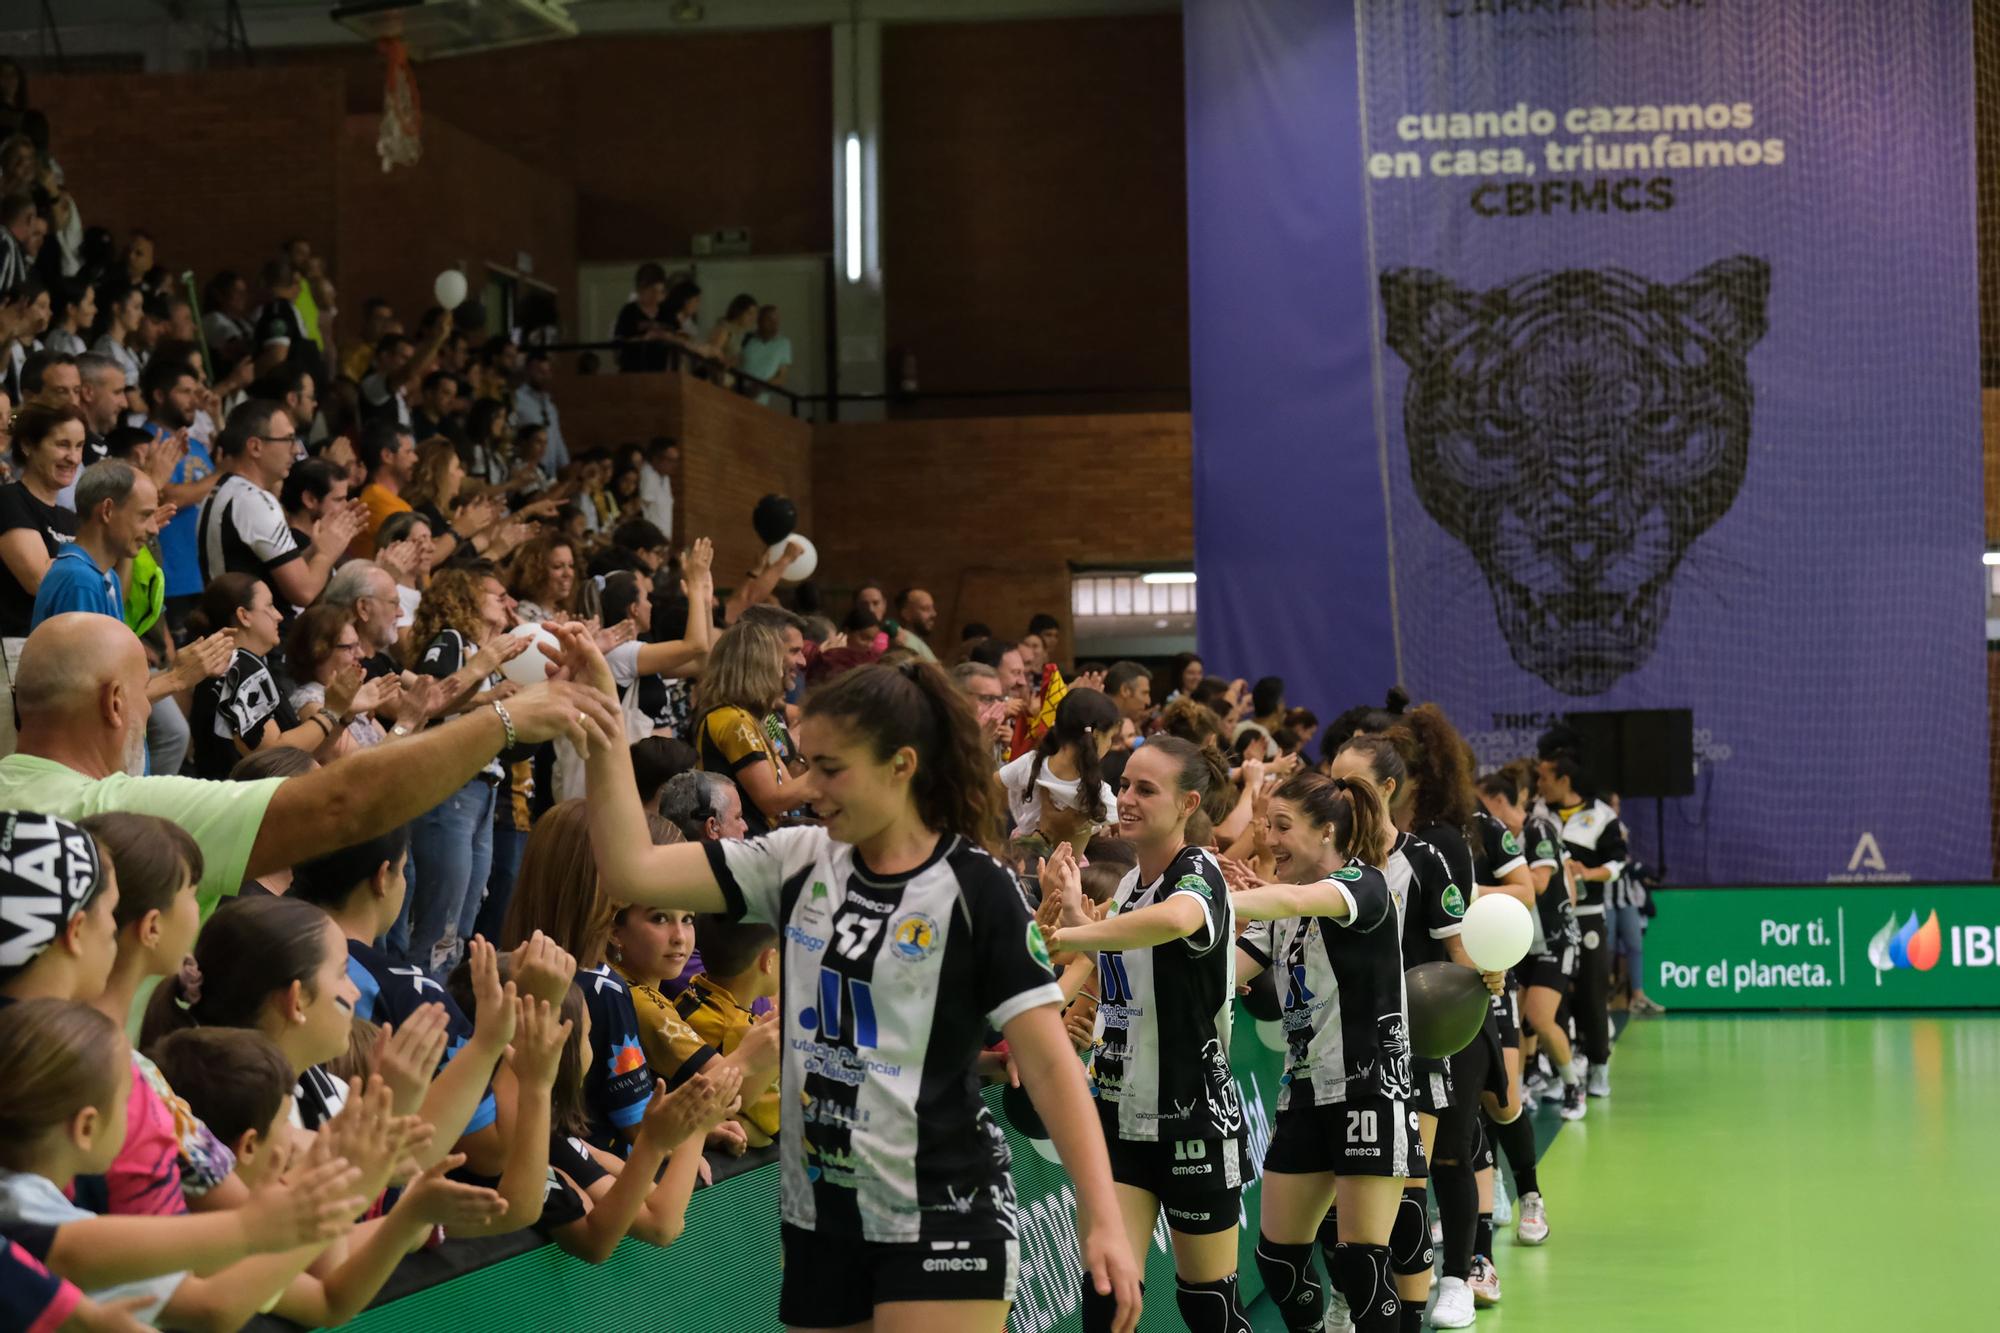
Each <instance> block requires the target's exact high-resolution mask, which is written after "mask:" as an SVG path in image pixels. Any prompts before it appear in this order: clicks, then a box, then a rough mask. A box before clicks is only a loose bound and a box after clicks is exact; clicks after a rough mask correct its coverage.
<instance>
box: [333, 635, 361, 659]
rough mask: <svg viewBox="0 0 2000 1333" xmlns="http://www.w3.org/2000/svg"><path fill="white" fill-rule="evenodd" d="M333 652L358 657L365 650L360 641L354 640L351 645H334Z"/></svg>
mask: <svg viewBox="0 0 2000 1333" xmlns="http://www.w3.org/2000/svg"><path fill="white" fill-rule="evenodd" d="M333 651H335V652H336V653H352V654H354V656H356V657H360V656H361V655H362V653H363V652H364V651H365V650H364V649H363V648H362V646H361V641H360V640H359V639H356V640H355V641H354V642H353V643H336V644H335V645H333Z"/></svg>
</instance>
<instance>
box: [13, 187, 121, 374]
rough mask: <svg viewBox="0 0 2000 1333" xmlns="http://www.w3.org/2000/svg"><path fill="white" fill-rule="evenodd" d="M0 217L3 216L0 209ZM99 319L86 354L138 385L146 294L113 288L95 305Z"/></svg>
mask: <svg viewBox="0 0 2000 1333" xmlns="http://www.w3.org/2000/svg"><path fill="white" fill-rule="evenodd" d="M0 216H5V212H4V208H0ZM99 306H100V310H99V316H98V317H99V319H101V320H102V321H103V323H104V331H103V332H102V333H101V334H99V335H98V339H97V341H96V342H94V343H92V344H91V345H90V350H91V351H93V352H95V353H97V354H98V355H99V356H108V357H110V358H111V359H112V360H113V361H115V362H117V363H118V368H119V369H120V370H122V371H124V372H125V382H126V383H127V384H137V383H138V382H139V354H138V351H137V350H136V349H137V348H138V347H139V345H140V338H141V333H140V331H141V329H142V328H143V327H144V326H145V323H146V294H145V293H144V292H142V291H140V290H139V288H138V287H136V286H126V287H113V288H112V289H111V290H110V292H109V293H108V294H107V295H106V296H105V298H104V300H103V301H101V302H100V303H99Z"/></svg>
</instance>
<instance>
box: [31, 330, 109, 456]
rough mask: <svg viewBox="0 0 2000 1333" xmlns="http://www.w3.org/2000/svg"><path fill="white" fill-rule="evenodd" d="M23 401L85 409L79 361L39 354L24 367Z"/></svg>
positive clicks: (61, 355) (60, 354)
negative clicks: (58, 401) (51, 401)
mask: <svg viewBox="0 0 2000 1333" xmlns="http://www.w3.org/2000/svg"><path fill="white" fill-rule="evenodd" d="M21 397H22V399H23V400H24V401H25V400H27V399H29V398H56V399H61V400H62V401H63V402H66V403H71V404H76V405H78V406H81V404H82V397H83V394H82V378H81V376H79V375H78V373H77V369H76V358H75V357H73V356H71V355H70V354H69V353H68V352H52V351H48V350H46V349H44V350H42V351H39V352H36V353H35V354H34V355H33V356H31V357H29V358H28V359H27V360H26V361H24V362H22V364H21ZM86 424H88V423H86ZM96 461H97V460H96V459H95V458H92V459H91V460H90V462H92V463H94V462H96Z"/></svg>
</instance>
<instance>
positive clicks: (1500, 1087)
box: [1451, 1013, 1507, 1108]
mask: <svg viewBox="0 0 2000 1333" xmlns="http://www.w3.org/2000/svg"><path fill="white" fill-rule="evenodd" d="M1451 1083H1452V1091H1453V1094H1454V1095H1455V1096H1461V1097H1465V1098H1467V1099H1473V1098H1476V1097H1477V1096H1478V1094H1480V1093H1482V1092H1490V1093H1492V1094H1493V1095H1494V1096H1495V1097H1498V1098H1500V1099H1501V1100H1502V1101H1505V1100H1506V1099H1507V1059H1506V1057H1505V1056H1504V1055H1502V1054H1501V1040H1500V1023H1499V1020H1498V1019H1496V1018H1495V1017H1494V1016H1493V1015H1492V1014H1491V1013H1488V1014H1487V1015H1486V1021H1485V1022H1484V1023H1482V1024H1481V1025H1480V1027H1479V1035H1478V1036H1476V1037H1474V1038H1473V1039H1472V1041H1471V1043H1470V1044H1468V1045H1467V1046H1466V1048H1465V1049H1464V1050H1462V1051H1460V1052H1459V1053H1458V1054H1457V1055H1454V1056H1452V1057H1451ZM1460 1104H1461V1105H1474V1106H1475V1108H1476V1103H1474V1102H1472V1101H1470V1100H1468V1101H1467V1102H1464V1103H1460Z"/></svg>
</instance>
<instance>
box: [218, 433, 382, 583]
mask: <svg viewBox="0 0 2000 1333" xmlns="http://www.w3.org/2000/svg"><path fill="white" fill-rule="evenodd" d="M298 441H299V436H298V428H297V426H296V425H295V424H294V423H293V421H292V418H291V417H290V416H289V415H288V414H287V413H286V412H285V410H284V409H283V408H282V407H279V406H278V405H277V404H276V403H273V402H271V401H269V400H267V399H255V398H253V399H251V400H250V401H248V402H246V403H243V404H242V405H241V406H239V407H238V408H237V409H236V410H235V411H234V412H232V413H230V414H229V426H228V428H227V429H225V430H224V431H223V432H222V438H221V439H219V440H218V441H217V442H216V444H217V448H218V450H219V451H220V453H221V457H222V479H221V481H220V482H219V483H218V484H217V485H216V487H215V489H214V490H212V491H210V492H209V495H208V498H207V499H206V500H204V501H202V505H201V520H200V525H199V527H200V535H201V545H200V547H199V548H198V549H199V554H200V558H201V575H202V581H203V582H204V583H205V584H212V583H213V582H214V580H215V578H216V577H217V576H218V575H221V574H248V575H250V576H251V577H253V578H257V579H261V580H263V581H264V582H265V583H267V584H269V585H270V587H271V589H272V591H273V592H274V593H275V594H277V595H278V596H280V597H282V598H283V599H284V602H285V604H286V605H289V606H299V607H303V606H309V605H311V604H312V602H313V601H314V600H315V599H316V598H318V596H319V595H320V593H321V591H323V590H324V589H325V587H326V581H327V578H328V576H330V575H331V574H332V573H333V566H334V562H335V561H337V560H339V559H340V557H341V555H342V554H343V553H344V552H345V551H346V550H347V544H348V542H350V541H352V540H353V538H354V534H355V533H357V532H359V531H360V530H361V523H362V515H361V514H360V513H359V512H357V510H356V507H355V506H353V505H347V504H343V505H338V506H336V507H334V508H333V509H332V510H331V511H330V512H327V513H325V514H323V515H322V516H321V517H320V519H319V521H318V522H317V523H315V524H314V525H313V534H312V544H311V545H310V546H308V547H305V548H301V547H300V546H299V545H298V544H297V542H296V541H294V540H293V538H292V530H291V526H290V524H288V523H287V522H286V520H285V508H284V505H283V504H282V503H281V502H280V501H279V498H278V493H279V491H280V489H281V488H282V487H283V486H284V484H285V478H286V476H287V475H289V474H290V472H291V470H292V463H293V461H294V460H295V458H296V457H297V446H298ZM281 614H282V612H281Z"/></svg>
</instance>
